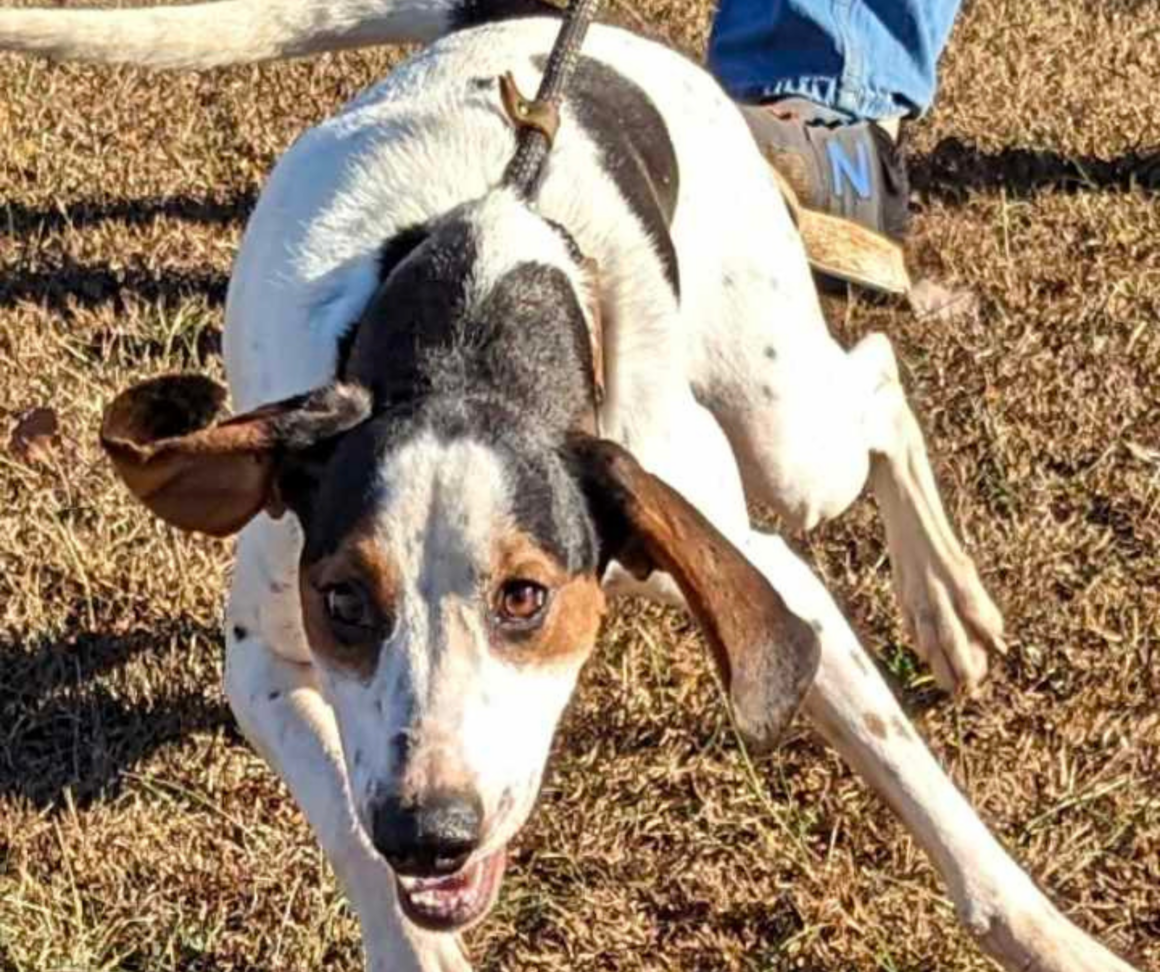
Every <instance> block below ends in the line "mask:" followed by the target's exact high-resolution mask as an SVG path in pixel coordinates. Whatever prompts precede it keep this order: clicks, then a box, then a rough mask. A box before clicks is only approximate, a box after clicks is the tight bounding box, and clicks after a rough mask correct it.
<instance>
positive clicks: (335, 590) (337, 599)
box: [323, 583, 377, 628]
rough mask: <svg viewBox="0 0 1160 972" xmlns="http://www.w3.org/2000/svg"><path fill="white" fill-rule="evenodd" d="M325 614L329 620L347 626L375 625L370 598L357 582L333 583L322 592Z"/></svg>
mask: <svg viewBox="0 0 1160 972" xmlns="http://www.w3.org/2000/svg"><path fill="white" fill-rule="evenodd" d="M323 600H324V602H325V604H326V614H327V616H328V617H329V618H330V620H331V621H333V622H335V623H337V624H340V625H343V626H344V627H347V628H374V627H376V626H377V625H376V619H375V612H374V610H373V609H372V607H371V604H370V599H369V598H368V596H367V593H366V591H364V590H363V589H362V588H361V587H359V586H358V585H357V584H349V583H343V584H335V585H334V586H333V587H328V588H327V589H326V590H325V591H324V592H323Z"/></svg>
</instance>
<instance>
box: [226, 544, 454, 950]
mask: <svg viewBox="0 0 1160 972" xmlns="http://www.w3.org/2000/svg"><path fill="white" fill-rule="evenodd" d="M263 526H264V525H263V524H261V523H258V524H253V525H252V526H251V527H250V530H251V531H252V530H254V529H255V528H257V529H258V530H259V531H260V530H261V529H262V528H263ZM259 539H260V536H255V535H253V534H252V533H251V534H247V533H243V535H242V538H241V541H240V543H239V550H238V569H237V571H236V573H235V579H234V584H233V588H232V590H231V593H230V604H229V607H228V609H227V612H226V615H227V621H226V694H227V696H228V698H229V701H230V707H231V708H232V709H233V711H234V715H235V716H236V717H237V720H238V724H239V726H240V727H241V729H242V732H243V733H244V734H245V736H246V738H247V739H248V740H249V741H250V743H251V744H252V745H253V746H254V748H255V749H257V750H258V752H259V753H260V754H261V755H262V756H263V757H264V758H265V760H266V762H267V763H268V764H269V765H270V766H271V768H272V769H273V770H274V771H275V772H276V773H277V774H278V775H279V776H280V777H281V778H282V779H283V780H284V781H285V783H286V785H287V786H288V787H289V789H290V792H291V794H292V795H293V797H294V800H295V802H296V803H297V804H298V806H299V807H300V808H301V810H302V812H303V813H304V814H305V815H306V818H307V820H308V821H309V823H310V826H311V828H312V829H313V831H314V833H315V835H316V837H317V838H318V842H319V843H320V844H321V845H322V849H323V852H324V853H325V854H326V856H327V859H328V860H329V861H330V864H331V866H332V867H333V868H334V871H335V874H336V875H337V876H338V879H339V881H340V882H341V884H342V885H343V887H344V889H345V891H346V893H347V896H348V899H349V900H350V902H351V905H352V906H353V908H354V910H355V912H356V914H357V915H358V918H359V924H360V926H361V928H362V934H363V948H364V950H365V953H366V968H367V970H368V972H469V970H470V966H469V964H468V962H467V960H466V958H465V956H464V954H463V951H462V949H461V946H460V944H459V940H458V938H457V937H456V936H454V935H438V934H433V933H429V932H424V931H421V930H419V929H417V928H416V927H415V926H414V925H412V924H411V923H410V922H408V921H407V920H406V919H405V918H404V917H403V915H402V913H401V912H400V911H399V906H398V903H397V900H396V893H395V879H394V877H393V876H392V873H391V871H390V868H389V867H388V865H387V864H386V862H385V861H383V860H382V858H380V857H379V856H378V855H377V854H376V853H375V851H374V849H373V848H372V847H371V845H370V842H369V839H368V838H367V836H366V833H365V832H364V830H363V828H362V826H361V825H360V823H359V821H358V818H357V816H356V813H355V809H354V803H353V801H352V798H351V794H350V789H349V785H348V781H347V775H346V769H345V765H344V763H343V756H342V747H341V743H340V741H339V736H338V726H337V724H336V722H335V719H334V714H333V712H332V711H331V709H330V706H329V705H328V704H327V703H326V702H325V700H324V699H323V697H322V695H321V692H320V691H319V688H318V685H317V684H316V681H315V678H314V669H313V667H312V666H311V665H310V664H301V663H299V662H297V661H294V660H291V659H290V658H287V657H283V656H282V655H281V654H279V653H278V652H277V651H276V649H275V647H274V646H273V645H272V644H271V643H270V642H269V640H268V637H267V636H266V635H265V634H264V633H263V630H262V629H263V624H262V617H261V615H262V611H261V608H260V604H259V601H258V600H257V598H258V597H260V596H262V595H265V596H269V584H268V583H262V584H261V585H255V584H254V583H253V581H254V578H255V575H256V574H257V575H260V574H261V573H262V570H261V566H260V562H261V559H262V558H261V553H262V552H261V551H260V550H258V549H257V548H258V546H259V544H258V543H257V541H258V540H259ZM288 593H291V594H292V596H294V597H295V598H296V597H297V592H296V591H292V592H288ZM267 627H269V626H268V625H267Z"/></svg>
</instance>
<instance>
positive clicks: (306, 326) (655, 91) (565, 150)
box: [226, 17, 810, 408]
mask: <svg viewBox="0 0 1160 972" xmlns="http://www.w3.org/2000/svg"><path fill="white" fill-rule="evenodd" d="M557 23H558V22H557V21H556V20H555V19H554V18H550V17H543V18H524V19H516V20H505V21H502V22H498V23H493V24H487V25H483V26H480V27H476V28H470V29H463V30H458V31H455V32H454V33H452V34H451V35H450V36H448V37H445V38H443V39H441V40H440V41H438V42H437V43H435V44H434V45H432V46H430V47H428V48H426V49H424V50H423V51H422V52H420V53H419V54H417V55H415V56H414V57H412V58H411V59H409V60H408V61H406V62H404V63H403V64H402V65H401V66H399V67H398V68H397V69H396V70H395V71H394V72H392V74H391V75H390V76H389V77H388V78H386V79H385V80H384V81H382V82H381V83H380V84H378V85H377V86H375V87H374V88H372V89H370V90H369V91H367V92H365V93H364V94H363V95H361V96H360V97H359V98H357V99H355V100H354V101H353V102H351V103H350V104H349V105H348V106H347V107H346V108H345V109H343V110H342V111H341V112H339V113H338V114H337V115H335V116H334V117H332V118H331V119H329V120H327V121H326V122H324V123H323V124H321V125H319V126H318V127H317V128H315V129H313V130H311V131H310V132H307V133H306V134H305V135H303V136H302V137H301V138H300V139H299V140H298V142H297V143H296V144H295V145H294V146H293V147H292V148H291V149H290V150H289V151H288V152H287V153H286V155H285V156H284V157H283V159H282V160H281V161H280V163H279V164H278V166H277V167H276V169H275V171H274V173H273V175H272V176H271V178H270V181H269V184H268V185H267V187H266V189H265V191H264V192H263V194H262V198H261V200H260V202H259V205H258V207H257V210H256V211H255V213H254V215H253V217H252V219H251V222H250V225H249V227H248V229H247V232H246V238H245V241H244V244H243V246H242V249H241V252H240V254H239V257H238V262H237V264H236V267H235V271H234V274H233V279H232V282H231V292H230V301H229V308H228V319H227V328H226V331H227V339H226V357H227V365H228V371H229V374H230V378H231V383H232V384H233V386H234V388H233V390H234V394H235V398H236V401H237V403H238V405H239V407H242V408H247V407H251V406H253V405H256V404H258V403H259V402H261V401H268V400H271V399H274V398H279V397H283V396H285V395H288V394H293V393H296V392H299V391H302V390H304V389H306V388H310V387H313V386H314V385H316V384H317V383H318V382H319V381H320V380H324V379H325V378H327V377H329V375H330V373H331V372H332V369H333V363H334V354H335V348H336V346H337V343H338V340H339V338H340V336H341V335H342V334H343V333H344V332H345V331H346V330H347V329H348V328H349V327H350V325H351V323H352V322H353V321H354V320H355V319H356V318H357V317H358V315H359V313H360V312H361V310H362V308H363V306H365V304H366V301H367V300H368V299H369V298H370V296H371V294H372V293H373V292H374V289H375V287H376V286H377V284H378V282H379V279H380V271H381V259H380V257H381V254H382V253H383V251H384V248H385V249H387V250H389V249H390V248H391V246H392V241H393V240H395V239H396V238H397V237H398V236H399V234H401V233H404V232H406V231H409V230H410V229H412V228H414V227H416V226H421V225H423V224H425V223H427V222H428V221H430V220H432V219H435V218H437V217H439V216H442V215H444V214H446V213H448V212H449V211H451V210H453V209H454V208H456V207H457V206H460V205H462V204H464V203H466V202H467V201H469V200H473V199H478V198H481V197H482V196H484V195H485V194H487V193H488V192H489V191H491V190H493V189H494V188H495V187H496V186H497V185H498V184H499V183H500V181H501V177H502V174H503V171H504V167H505V166H506V165H507V163H508V160H509V159H510V158H511V156H512V153H513V152H514V148H515V130H514V128H513V127H512V124H511V122H510V120H509V119H508V117H507V116H506V115H505V113H504V110H503V107H502V103H501V99H500V93H499V86H498V78H499V76H500V75H501V74H503V73H504V72H506V71H511V72H512V73H513V74H514V75H515V78H516V81H517V83H518V85H519V87H520V89H521V90H524V91H534V90H535V88H536V86H537V85H538V83H539V78H540V74H541V71H542V65H543V63H544V56H545V55H546V53H547V51H548V50H549V49H550V47H551V44H552V42H553V40H554V38H555V34H556V30H557ZM578 84H579V85H582V88H581V89H580V90H577V91H576V92H575V93H574V97H571V98H569V100H568V101H567V102H566V103H565V106H564V111H563V120H562V125H561V128H560V131H559V134H558V136H557V139H556V142H555V145H554V147H553V150H552V153H551V156H550V158H549V163H548V169H547V178H546V180H545V184H544V187H543V190H542V192H541V194H540V197H539V200H538V209H539V211H540V212H541V213H542V214H543V215H544V216H546V217H547V218H549V219H550V220H552V221H554V222H556V223H558V224H560V225H561V226H562V227H566V228H567V232H568V233H569V234H570V236H571V237H572V238H574V240H575V241H576V242H577V243H578V244H579V247H580V249H581V250H582V251H583V252H584V253H585V255H587V256H589V257H591V258H592V259H593V260H594V261H595V262H596V263H597V264H599V266H600V267H602V268H603V269H604V270H605V272H606V276H605V277H604V278H603V279H602V280H601V285H602V286H601V297H602V304H603V310H604V312H605V315H606V319H607V320H606V323H607V325H608V333H609V339H610V341H613V342H619V347H618V348H617V349H616V355H617V364H618V366H619V367H620V368H621V369H629V368H630V366H631V359H632V357H633V354H634V353H636V354H643V355H655V354H656V353H658V345H667V346H670V347H671V349H672V350H671V351H670V352H668V353H674V352H677V351H679V345H680V342H681V341H683V340H685V339H686V338H688V337H689V333H688V332H686V334H685V335H684V336H682V335H679V334H674V333H673V323H672V322H673V320H674V319H676V317H678V316H679V317H680V318H681V319H685V320H689V321H694V322H695V321H698V320H706V319H714V318H719V317H720V316H721V309H720V301H721V294H722V291H721V288H720V281H721V279H722V276H723V274H725V273H726V272H727V268H728V267H729V266H730V265H731V264H732V265H734V266H745V267H748V266H749V265H750V264H755V263H756V262H757V261H758V260H762V262H764V259H765V258H762V257H761V254H762V253H765V254H769V253H770V247H769V245H768V244H767V243H765V242H764V241H767V240H771V239H772V240H776V241H779V242H780V243H781V247H782V248H784V249H785V250H786V251H787V253H788V254H790V255H792V256H794V257H796V258H797V259H790V260H788V261H787V260H784V259H783V260H781V261H780V265H779V269H778V272H779V273H781V274H783V275H786V276H787V278H788V277H793V276H800V277H801V280H800V281H798V282H799V283H803V284H804V283H807V282H808V276H807V273H806V269H805V262H804V259H802V258H801V256H800V245H799V244H798V241H797V239H796V237H795V236H794V235H793V232H792V227H791V225H790V223H789V220H788V218H787V216H786V213H785V209H784V206H783V204H782V202H781V200H780V198H779V197H778V195H777V192H776V190H775V188H774V187H773V185H772V183H771V182H770V180H769V179H768V176H767V173H766V172H765V170H764V168H763V165H764V163H763V162H762V160H761V158H760V156H759V155H758V153H757V152H756V151H754V148H753V145H752V142H751V140H750V138H749V135H748V131H747V129H746V128H745V125H744V123H743V121H742V120H741V118H740V116H739V115H738V114H737V112H736V111H735V110H734V108H733V106H732V105H731V103H730V102H729V101H728V99H727V98H726V96H725V95H724V93H723V92H722V91H721V90H720V88H719V87H718V86H717V85H716V84H715V83H714V82H713V81H712V80H711V79H710V78H709V77H708V76H707V75H705V74H704V72H702V71H701V70H699V69H698V68H697V67H696V66H695V65H693V64H692V63H691V62H689V61H687V60H686V59H684V58H683V57H681V56H680V55H677V54H675V53H673V52H672V51H669V50H667V49H665V48H663V47H661V46H659V45H656V44H654V43H652V42H649V41H647V40H643V39H641V38H639V37H636V36H633V35H631V34H629V33H627V32H624V31H620V30H618V29H615V28H611V27H597V28H595V29H594V30H593V32H592V34H591V36H590V39H589V42H588V44H587V45H586V48H585V59H584V61H583V62H582V64H581V70H580V72H579V75H578ZM755 241H757V245H755ZM786 289H787V290H788V291H790V292H793V291H794V289H795V288H793V287H788V286H787V288H786ZM805 292H806V293H809V292H810V291H809V289H808V287H807V288H805ZM274 349H277V350H278V352H279V353H272V352H273V351H274ZM291 349H293V357H294V363H293V364H289V365H288V363H287V360H286V358H287V352H288V350H291ZM652 363H653V365H654V366H655V361H654V362H652ZM613 377H614V378H615V376H613Z"/></svg>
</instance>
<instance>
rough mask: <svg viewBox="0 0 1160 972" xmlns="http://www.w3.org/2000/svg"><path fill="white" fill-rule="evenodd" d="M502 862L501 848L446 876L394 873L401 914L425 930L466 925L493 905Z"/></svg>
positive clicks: (504, 861)
mask: <svg viewBox="0 0 1160 972" xmlns="http://www.w3.org/2000/svg"><path fill="white" fill-rule="evenodd" d="M506 863H507V852H506V851H505V850H504V848H502V847H501V848H500V849H499V850H497V851H495V852H494V853H491V854H488V855H487V856H486V857H481V858H479V859H478V860H476V861H473V862H472V863H470V864H468V865H467V866H466V867H465V868H463V870H461V871H457V872H456V873H455V874H451V875H448V876H447V877H437V878H414V877H401V876H398V875H396V877H395V881H396V883H397V885H398V888H399V901H400V903H401V904H402V907H403V914H405V915H406V916H407V917H408V918H409V919H410V920H411V921H413V922H414V923H415V924H416V925H418V926H419V927H420V928H426V929H427V930H428V931H439V932H450V931H459V930H460V929H463V928H466V927H467V926H468V925H471V924H473V923H474V922H477V921H479V919H480V918H482V917H483V916H484V915H485V914H487V912H488V911H489V910H490V908H491V906H492V905H493V904H495V899H496V897H497V896H498V895H499V886H500V882H501V881H502V880H503V870H504V865H505V864H506Z"/></svg>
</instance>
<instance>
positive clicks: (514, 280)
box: [283, 219, 596, 572]
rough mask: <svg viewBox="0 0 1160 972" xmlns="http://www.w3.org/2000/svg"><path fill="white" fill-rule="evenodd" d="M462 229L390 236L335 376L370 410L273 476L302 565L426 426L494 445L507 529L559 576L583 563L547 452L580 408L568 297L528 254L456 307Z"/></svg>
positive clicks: (586, 546)
mask: <svg viewBox="0 0 1160 972" xmlns="http://www.w3.org/2000/svg"><path fill="white" fill-rule="evenodd" d="M475 232H476V230H475V228H474V226H473V225H472V224H471V223H470V222H468V221H466V220H457V219H451V220H447V221H443V222H437V223H435V224H433V225H432V226H431V227H429V228H427V229H426V230H424V231H423V232H422V233H421V234H412V235H411V239H410V241H407V240H404V241H403V242H401V243H400V242H398V238H396V240H394V241H392V243H391V245H390V251H391V252H392V253H396V254H397V253H400V252H402V251H404V250H405V251H406V252H407V255H408V256H411V257H412V258H411V259H407V258H406V257H403V258H400V259H399V260H397V262H396V263H395V266H394V269H393V270H392V271H390V272H388V273H387V274H386V275H385V278H384V280H383V282H382V284H381V285H380V287H379V289H378V291H377V292H376V294H375V296H374V298H373V299H372V300H371V302H370V304H369V305H368V307H367V309H366V311H365V312H364V314H363V316H362V318H361V320H360V322H359V324H358V326H357V328H356V330H355V332H354V336H353V338H352V339H351V340H350V341H349V357H348V359H347V361H346V366H345V374H344V380H346V381H348V382H351V383H353V384H355V385H361V386H365V387H367V388H369V389H370V390H371V393H372V396H373V400H374V411H375V413H376V417H375V418H374V419H373V420H372V421H370V422H367V423H365V424H364V425H363V426H361V427H359V428H356V429H354V430H353V431H351V432H350V433H348V434H347V435H345V436H343V437H342V439H341V441H340V442H339V443H337V444H336V446H335V448H334V449H333V450H332V451H330V452H329V453H328V454H327V455H325V456H324V457H323V456H321V454H319V456H318V458H319V459H321V460H322V461H321V464H320V463H318V462H317V461H316V462H315V463H314V464H313V465H311V466H307V465H305V464H303V463H301V462H296V463H295V465H294V466H293V467H292V468H293V469H294V471H295V472H296V473H297V479H296V480H294V481H288V480H287V478H284V480H283V489H284V490H287V491H292V492H293V497H292V499H291V505H292V508H294V509H295V512H296V513H298V515H299V517H300V519H302V521H303V524H304V525H305V527H306V548H305V550H304V558H305V560H306V561H307V562H311V561H313V560H316V559H318V558H319V557H322V556H325V555H326V554H327V553H328V552H330V551H331V550H332V549H333V548H334V545H335V544H337V543H338V542H339V541H340V540H341V538H342V537H343V536H344V535H346V534H347V533H348V532H349V531H350V530H351V529H353V528H354V527H355V526H356V524H357V523H358V522H359V521H360V520H361V519H362V518H363V517H364V516H366V515H368V514H369V513H371V512H373V510H374V507H375V505H376V503H377V502H378V499H379V497H378V495H377V489H378V482H379V480H378V477H379V474H380V470H381V469H382V468H384V467H383V461H384V458H385V457H386V456H388V455H390V453H392V452H395V451H397V450H398V449H400V448H401V447H402V446H403V445H404V444H405V443H406V442H407V441H408V440H409V439H411V438H413V437H414V436H416V435H419V434H422V433H423V432H424V431H426V432H433V433H434V434H435V435H436V436H438V437H439V438H440V439H443V440H445V441H451V440H454V439H457V438H468V439H471V440H473V441H475V442H479V443H481V444H483V445H485V446H487V447H489V448H491V449H492V450H494V452H495V454H496V456H497V457H498V458H499V460H500V462H501V464H502V465H503V467H504V470H505V479H506V481H507V488H508V490H509V491H510V495H511V497H512V500H513V503H514V509H513V513H514V515H515V518H516V521H517V525H518V526H519V528H520V529H522V530H523V531H524V532H526V533H527V534H528V535H530V536H532V537H534V538H535V539H536V541H537V542H538V543H539V544H540V545H541V546H543V547H544V549H546V550H548V551H549V552H551V553H552V554H553V555H554V556H555V557H556V558H557V559H558V560H559V561H560V562H561V563H562V564H564V565H565V566H566V567H567V568H568V569H569V570H571V571H573V572H578V571H583V570H591V569H592V568H593V567H594V566H595V559H596V543H595V539H594V533H593V528H592V525H591V519H590V517H589V516H588V513H587V508H586V505H585V503H584V501H583V497H582V495H581V493H580V492H579V489H578V487H577V485H576V483H575V480H574V478H573V477H572V476H570V475H569V473H568V470H567V469H566V467H565V464H564V461H563V459H562V458H561V456H560V450H559V445H560V443H561V442H562V441H563V439H564V437H565V435H566V434H567V432H568V430H569V429H570V428H572V427H574V426H575V425H576V424H577V422H578V420H579V419H580V418H581V417H582V416H584V415H587V414H591V409H592V407H593V404H594V403H593V400H592V386H591V380H590V376H591V372H592V349H591V345H590V343H589V339H588V328H587V324H586V322H585V319H584V313H583V310H582V308H581V306H580V302H579V298H578V295H577V293H576V292H575V290H574V289H573V287H572V284H571V282H570V279H569V277H568V275H567V274H566V273H565V272H564V270H563V269H561V268H560V267H556V266H550V265H547V264H542V263H534V262H529V263H523V264H519V265H517V266H515V267H513V268H512V269H511V270H509V271H508V272H507V273H506V274H505V275H504V276H503V277H502V278H501V279H500V280H499V281H497V282H496V283H495V285H494V286H493V287H492V289H491V290H490V291H489V292H488V293H487V294H485V295H483V296H482V298H481V299H477V300H474V301H473V302H471V303H470V304H469V303H468V299H467V293H466V291H465V287H464V283H465V281H467V280H469V279H470V277H471V274H472V272H473V268H474V264H475V262H476V259H477V252H478V251H477V246H476V240H475ZM420 237H421V238H420ZM411 243H413V245H410V244H411ZM384 262H385V261H384ZM387 461H388V463H389V460H387ZM311 482H313V487H312V488H309V489H307V488H306V487H307V486H309V484H310V483H311Z"/></svg>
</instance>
